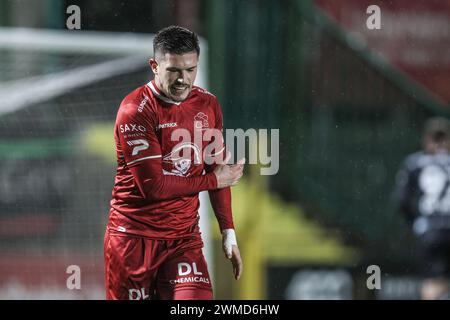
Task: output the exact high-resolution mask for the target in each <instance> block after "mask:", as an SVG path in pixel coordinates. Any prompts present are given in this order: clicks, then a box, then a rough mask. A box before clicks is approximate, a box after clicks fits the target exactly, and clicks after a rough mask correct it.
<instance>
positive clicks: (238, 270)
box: [231, 246, 243, 280]
mask: <svg viewBox="0 0 450 320" xmlns="http://www.w3.org/2000/svg"><path fill="white" fill-rule="evenodd" d="M232 254H233V255H232V258H231V263H232V264H233V273H234V278H235V279H236V280H239V278H240V277H241V275H242V269H243V264H242V259H241V254H240V252H239V248H238V247H237V246H233V247H232Z"/></svg>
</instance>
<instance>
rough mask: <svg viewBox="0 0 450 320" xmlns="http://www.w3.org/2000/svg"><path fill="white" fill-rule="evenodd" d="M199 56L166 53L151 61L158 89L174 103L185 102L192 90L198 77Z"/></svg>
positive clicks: (194, 54)
mask: <svg viewBox="0 0 450 320" xmlns="http://www.w3.org/2000/svg"><path fill="white" fill-rule="evenodd" d="M197 64H198V54H197V52H195V51H194V52H189V53H184V54H172V53H166V54H164V55H162V54H161V55H159V56H157V58H156V59H151V60H150V66H151V67H152V70H153V73H154V74H155V82H156V85H157V86H158V88H159V89H160V90H161V91H162V92H163V93H164V95H166V96H167V97H168V98H170V99H171V100H173V101H176V102H181V101H183V100H185V99H186V98H187V97H188V95H189V93H190V92H191V90H192V86H193V85H194V81H195V77H196V76H197Z"/></svg>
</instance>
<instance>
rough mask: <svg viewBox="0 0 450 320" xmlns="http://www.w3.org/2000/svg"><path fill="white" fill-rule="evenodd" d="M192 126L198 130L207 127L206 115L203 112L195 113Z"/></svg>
mask: <svg viewBox="0 0 450 320" xmlns="http://www.w3.org/2000/svg"><path fill="white" fill-rule="evenodd" d="M194 127H195V129H200V130H205V129H207V128H209V123H208V116H207V115H206V114H205V113H203V112H199V113H197V114H196V115H195V117H194Z"/></svg>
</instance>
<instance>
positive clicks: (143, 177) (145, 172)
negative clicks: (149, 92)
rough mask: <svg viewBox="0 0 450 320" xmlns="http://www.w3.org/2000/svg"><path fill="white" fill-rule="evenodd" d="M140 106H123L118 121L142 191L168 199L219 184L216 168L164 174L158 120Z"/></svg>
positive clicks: (118, 131)
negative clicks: (186, 174)
mask: <svg viewBox="0 0 450 320" xmlns="http://www.w3.org/2000/svg"><path fill="white" fill-rule="evenodd" d="M136 110H137V106H136V105H134V104H129V105H125V106H122V107H121V108H120V110H119V113H118V116H117V121H116V138H117V139H118V141H119V145H120V147H121V149H122V152H123V157H124V160H125V163H126V165H127V166H128V168H129V169H130V171H131V173H132V174H133V178H134V180H135V182H136V185H137V186H138V188H139V190H140V192H141V193H142V195H143V196H144V197H145V198H146V199H148V200H164V199H172V198H177V197H183V196H189V195H193V194H197V193H199V192H200V191H205V190H211V189H215V188H217V180H216V176H215V174H214V173H213V172H210V173H208V174H205V175H203V176H194V177H179V176H172V175H164V174H163V170H162V158H161V154H162V153H161V146H160V144H159V141H158V138H157V136H156V132H155V127H156V121H155V119H154V118H152V116H151V115H150V116H149V117H147V118H146V116H145V115H144V114H143V113H137V111H136Z"/></svg>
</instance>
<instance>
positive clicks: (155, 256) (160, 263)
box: [104, 231, 213, 300]
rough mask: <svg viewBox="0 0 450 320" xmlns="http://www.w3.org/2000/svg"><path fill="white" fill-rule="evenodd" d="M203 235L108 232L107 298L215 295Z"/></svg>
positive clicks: (203, 297) (141, 298) (106, 236)
mask: <svg viewBox="0 0 450 320" xmlns="http://www.w3.org/2000/svg"><path fill="white" fill-rule="evenodd" d="M202 247H203V243H202V240H201V238H200V236H198V237H196V238H195V239H179V240H154V239H147V238H142V237H134V236H129V235H123V234H116V233H111V232H109V231H107V232H106V234H105V242H104V254H105V288H106V299H108V300H112V299H114V300H115V299H119V300H144V299H174V300H188V299H201V300H210V299H212V298H213V294H212V287H211V280H210V278H209V273H208V266H207V264H206V261H205V258H204V256H203V252H202Z"/></svg>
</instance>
